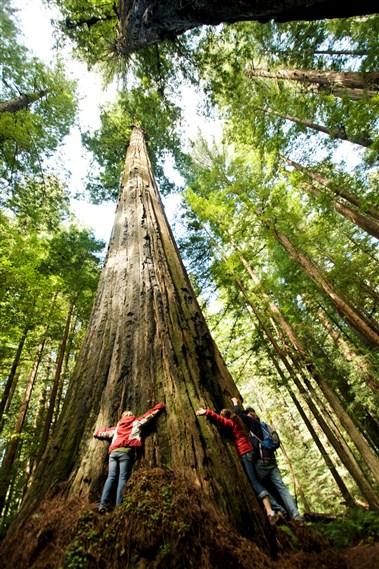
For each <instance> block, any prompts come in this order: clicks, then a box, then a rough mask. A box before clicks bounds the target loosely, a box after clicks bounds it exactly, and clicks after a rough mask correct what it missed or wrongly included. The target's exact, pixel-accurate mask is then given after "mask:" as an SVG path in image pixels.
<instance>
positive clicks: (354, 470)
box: [238, 283, 379, 509]
mask: <svg viewBox="0 0 379 569" xmlns="http://www.w3.org/2000/svg"><path fill="white" fill-rule="evenodd" d="M238 288H239V289H240V290H241V292H242V294H243V296H244V298H245V300H246V302H247V304H248V305H249V307H250V309H251V310H252V312H253V314H254V315H255V317H256V318H257V320H258V322H259V323H260V325H261V327H262V328H263V329H264V331H265V334H266V335H267V337H268V338H269V340H270V342H271V344H272V346H273V348H274V350H275V352H276V353H277V354H278V356H279V358H280V360H281V361H282V362H283V364H284V366H285V367H286V369H287V371H288V373H289V374H290V376H291V378H292V380H293V381H294V383H295V385H296V387H297V389H298V390H299V392H300V393H301V395H302V397H303V398H304V400H305V401H306V403H307V405H308V407H309V409H310V411H311V412H312V414H313V416H314V418H315V419H316V421H317V423H318V424H319V426H320V427H321V429H322V431H323V432H324V434H325V436H326V437H327V439H328V441H329V443H330V444H331V445H332V447H333V448H334V450H335V452H336V453H337V455H338V456H339V458H340V460H341V462H342V463H343V464H344V466H345V467H346V469H347V470H348V472H349V473H350V474H351V476H352V478H353V479H354V481H355V482H356V484H357V486H358V488H359V489H360V491H361V492H362V495H363V496H364V497H365V499H366V500H367V502H368V504H369V506H370V507H371V508H374V509H378V508H379V498H378V496H377V495H376V494H375V492H374V490H373V489H372V488H371V486H370V484H369V483H368V482H367V480H366V478H365V475H364V473H363V472H362V471H361V469H360V467H359V465H358V464H357V462H356V460H355V458H354V456H353V455H352V453H351V451H350V450H349V449H347V446H346V445H344V441H342V440H340V439H339V438H337V436H336V435H335V434H334V432H333V431H332V429H331V428H330V427H329V425H328V424H327V422H326V420H325V419H324V417H323V415H322V414H321V413H320V412H319V410H318V408H317V406H316V405H315V403H314V401H313V399H312V398H311V397H310V394H309V393H308V392H307V390H306V389H305V387H304V386H303V384H302V382H301V381H300V380H299V379H298V377H297V375H296V372H294V371H293V368H292V366H291V364H290V362H289V361H288V358H287V357H286V354H285V353H284V351H283V350H281V349H280V347H279V346H278V344H277V342H276V340H275V338H274V337H273V335H272V334H271V332H270V330H269V328H268V326H266V325H265V323H264V322H263V319H262V318H261V317H260V315H259V314H258V312H257V310H256V308H255V307H254V305H253V304H252V303H251V302H250V300H249V299H248V296H247V295H246V291H245V289H244V287H243V285H242V284H241V283H238Z"/></svg>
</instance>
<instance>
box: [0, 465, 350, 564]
mask: <svg viewBox="0 0 379 569" xmlns="http://www.w3.org/2000/svg"><path fill="white" fill-rule="evenodd" d="M299 531H300V532H303V534H302V538H301V536H300V535H299V534H298V532H299ZM310 531H311V530H309V529H308V528H298V527H296V526H293V527H290V530H289V531H288V528H287V530H286V531H283V530H280V529H278V530H277V532H276V540H277V542H278V545H279V549H280V550H281V551H282V553H283V554H284V555H283V556H282V557H281V558H280V559H279V560H278V561H276V562H275V561H273V560H272V559H271V558H270V556H269V555H268V554H267V553H265V552H263V551H262V550H261V549H260V548H259V547H258V546H257V545H256V544H255V543H254V542H253V541H250V540H249V539H246V538H243V537H241V536H240V535H238V534H237V533H236V532H235V530H233V528H232V527H231V526H230V524H229V523H228V520H227V519H226V518H225V517H224V516H222V515H221V514H220V513H219V512H218V511H216V509H215V507H214V506H213V504H212V503H211V502H209V500H208V499H207V498H206V497H205V496H204V494H203V493H201V492H200V491H199V490H198V489H197V488H195V487H194V486H193V485H192V484H190V483H188V481H186V480H185V479H184V478H183V477H182V476H180V475H177V474H175V473H174V472H172V471H171V470H165V469H161V468H154V469H145V470H143V469H141V470H138V471H137V472H136V473H135V474H134V475H133V476H132V478H131V479H130V481H129V483H128V486H127V491H126V493H125V498H124V503H123V504H122V505H121V506H120V507H118V508H116V509H115V510H114V511H113V512H110V513H108V514H103V515H100V514H99V513H98V512H97V509H96V507H95V506H94V505H92V506H89V505H88V504H84V503H83V502H82V501H79V500H76V501H72V500H70V501H67V500H66V499H65V498H64V497H63V496H60V497H56V498H54V499H52V500H50V501H45V502H44V504H43V506H42V507H41V510H40V511H39V512H36V513H35V514H34V515H33V516H30V517H29V518H28V520H27V522H26V523H25V525H24V526H22V527H19V528H18V530H17V531H13V532H12V534H11V535H10V537H9V538H8V539H6V540H5V541H4V544H3V547H2V557H1V561H2V566H3V567H17V568H18V569H26V568H30V567H33V568H34V569H61V568H62V569H95V568H96V569H103V568H104V569H116V568H117V569H118V568H120V569H121V568H123V569H127V568H133V569H145V568H149V569H191V568H192V567H193V568H196V569H198V568H199V567H201V568H202V569H207V568H209V569H210V568H212V569H218V568H220V569H225V568H228V567H233V569H274V568H277V569H279V568H280V569H285V568H287V567H296V568H297V567H299V568H300V567H304V568H305V567H307V568H309V567H315V568H316V566H317V567H319V566H320V561H321V559H322V561H323V562H324V563H325V561H326V560H328V562H329V564H328V565H325V566H327V567H332V568H333V569H344V568H345V567H346V566H345V563H344V561H343V560H342V557H340V556H339V555H337V554H334V555H332V556H331V555H330V552H329V553H328V552H327V551H326V550H325V548H324V544H323V542H322V540H321V541H320V538H315V537H314V536H313V538H312V539H311V538H310V537H311V534H310ZM252 539H254V536H252ZM303 539H304V540H305V542H306V543H307V544H308V548H307V547H305V548H302V547H301V546H300V540H303ZM299 549H300V550H301V551H299ZM307 549H308V551H307ZM330 563H331V564H330Z"/></svg>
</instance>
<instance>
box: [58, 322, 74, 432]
mask: <svg viewBox="0 0 379 569" xmlns="http://www.w3.org/2000/svg"><path fill="white" fill-rule="evenodd" d="M75 327H76V318H74V320H73V323H72V325H71V332H70V334H69V337H68V340H67V346H66V353H65V357H64V365H63V372H62V381H60V382H59V386H58V391H57V397H56V404H55V415H54V418H53V428H54V426H55V425H56V423H57V421H58V417H59V413H60V410H61V403H62V396H63V388H64V383H65V381H64V380H65V378H66V376H67V371H68V366H69V361H70V356H71V350H72V344H73V340H74V333H75Z"/></svg>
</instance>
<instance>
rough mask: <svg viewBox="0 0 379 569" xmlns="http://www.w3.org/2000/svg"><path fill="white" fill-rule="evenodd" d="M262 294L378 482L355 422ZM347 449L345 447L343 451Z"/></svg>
mask: <svg viewBox="0 0 379 569" xmlns="http://www.w3.org/2000/svg"><path fill="white" fill-rule="evenodd" d="M240 259H241V262H242V264H243V266H244V267H245V269H246V271H247V272H248V274H249V276H250V278H251V279H252V281H253V283H254V284H255V286H257V285H258V284H259V279H258V278H257V276H256V275H255V273H254V271H253V269H252V268H251V266H250V265H249V263H248V262H247V260H246V259H245V258H244V256H243V255H240ZM262 296H263V298H264V300H265V302H266V303H267V305H268V308H269V311H270V312H271V314H272V315H273V317H274V318H276V319H277V321H278V323H279V325H280V327H281V329H282V330H283V332H284V335H285V336H287V338H288V339H289V341H290V343H291V344H292V346H293V348H294V350H295V354H296V356H295V357H296V359H297V360H298V361H299V363H300V365H301V366H304V367H306V369H307V371H308V372H309V373H310V374H311V375H312V377H313V378H314V380H315V382H316V384H317V385H318V386H319V387H320V388H321V390H322V392H323V394H324V396H325V398H326V400H327V401H328V403H329V405H330V406H331V408H332V409H333V411H334V413H335V414H336V416H337V417H338V419H339V421H340V422H341V424H342V426H343V427H344V428H345V430H346V432H347V433H348V434H349V436H350V438H351V440H352V441H353V443H354V445H355V446H356V448H357V450H358V451H359V453H360V455H361V456H362V458H363V460H364V461H365V462H366V464H367V466H368V468H369V469H370V472H371V473H372V476H373V477H374V479H375V480H376V481H377V483H379V460H378V458H377V457H376V456H375V454H374V453H373V452H372V450H371V448H370V447H369V445H368V443H367V441H366V439H365V438H364V437H363V435H362V434H361V433H360V431H359V429H358V428H357V426H356V424H355V422H354V421H353V420H352V418H351V417H349V415H348V413H347V412H346V411H345V409H344V408H343V406H342V405H341V402H340V401H339V399H338V397H337V395H336V394H335V393H334V391H333V390H332V389H331V387H330V386H329V384H328V383H327V382H326V381H325V380H324V378H323V377H322V375H321V374H320V373H319V372H318V371H317V369H316V366H315V365H314V363H313V362H312V361H311V359H310V358H309V357H308V356H307V353H306V349H305V348H304V347H303V345H302V343H301V342H300V339H299V338H298V336H297V334H296V332H295V330H294V329H293V327H292V326H291V325H290V323H289V322H287V320H286V318H285V317H284V316H283V314H282V312H281V311H280V310H279V308H278V307H277V306H276V305H275V304H274V303H273V302H272V301H271V299H270V298H269V296H268V295H267V294H265V293H264V292H262ZM347 450H348V449H346V448H345V451H347Z"/></svg>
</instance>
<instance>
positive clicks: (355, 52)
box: [270, 49, 368, 57]
mask: <svg viewBox="0 0 379 569" xmlns="http://www.w3.org/2000/svg"><path fill="white" fill-rule="evenodd" d="M270 53H277V54H278V55H293V54H294V51H293V50H287V51H281V50H277V51H274V52H270ZM302 54H306V55H331V56H332V57H334V56H337V57H338V56H339V55H346V56H347V57H350V56H351V57H364V56H365V55H368V51H367V49H304V50H302Z"/></svg>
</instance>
